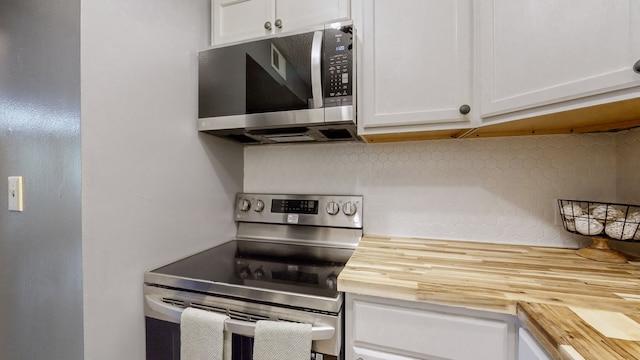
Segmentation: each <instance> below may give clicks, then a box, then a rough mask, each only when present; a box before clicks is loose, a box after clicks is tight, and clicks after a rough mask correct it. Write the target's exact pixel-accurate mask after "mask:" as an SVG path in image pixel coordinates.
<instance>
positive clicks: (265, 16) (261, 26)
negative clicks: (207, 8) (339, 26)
mask: <svg viewBox="0 0 640 360" xmlns="http://www.w3.org/2000/svg"><path fill="white" fill-rule="evenodd" d="M350 14H351V3H350V0H212V2H211V20H212V25H211V40H212V43H213V44H214V45H218V44H224V43H229V42H234V41H241V40H247V39H252V38H257V37H261V36H266V35H272V34H278V33H280V32H283V31H292V30H296V29H299V28H304V27H308V26H312V25H319V24H324V23H329V22H333V21H341V20H346V19H349V18H350Z"/></svg>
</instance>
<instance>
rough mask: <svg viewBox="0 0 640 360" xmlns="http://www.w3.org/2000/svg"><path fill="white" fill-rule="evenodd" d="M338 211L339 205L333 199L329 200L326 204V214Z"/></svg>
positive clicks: (333, 213)
mask: <svg viewBox="0 0 640 360" xmlns="http://www.w3.org/2000/svg"><path fill="white" fill-rule="evenodd" d="M339 211H340V205H338V204H337V203H336V202H335V201H331V202H330V203H328V204H327V214H329V215H335V214H337V213H338V212H339Z"/></svg>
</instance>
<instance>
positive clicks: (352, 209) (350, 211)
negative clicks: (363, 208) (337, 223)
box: [342, 202, 358, 216]
mask: <svg viewBox="0 0 640 360" xmlns="http://www.w3.org/2000/svg"><path fill="white" fill-rule="evenodd" d="M357 211H358V208H357V207H356V204H354V203H352V202H348V203H346V204H344V206H342V212H343V213H344V214H345V215H347V216H353V215H355V214H356V212H357Z"/></svg>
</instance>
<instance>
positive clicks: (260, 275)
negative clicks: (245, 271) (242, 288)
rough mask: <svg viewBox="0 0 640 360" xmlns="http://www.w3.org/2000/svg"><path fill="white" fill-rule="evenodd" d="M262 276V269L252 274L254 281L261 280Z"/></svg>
mask: <svg viewBox="0 0 640 360" xmlns="http://www.w3.org/2000/svg"><path fill="white" fill-rule="evenodd" d="M263 276H264V271H263V270H262V269H258V270H256V271H254V272H253V277H254V279H256V280H260V279H262V277H263Z"/></svg>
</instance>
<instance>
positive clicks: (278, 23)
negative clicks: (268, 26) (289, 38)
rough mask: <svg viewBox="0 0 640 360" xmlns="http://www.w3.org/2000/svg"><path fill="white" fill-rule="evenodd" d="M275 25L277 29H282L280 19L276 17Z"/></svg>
mask: <svg viewBox="0 0 640 360" xmlns="http://www.w3.org/2000/svg"><path fill="white" fill-rule="evenodd" d="M276 27H277V28H278V29H282V20H280V19H276Z"/></svg>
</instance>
